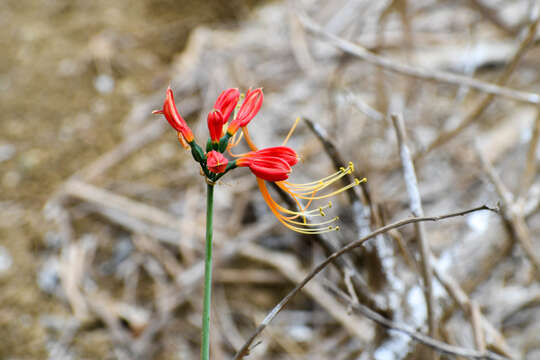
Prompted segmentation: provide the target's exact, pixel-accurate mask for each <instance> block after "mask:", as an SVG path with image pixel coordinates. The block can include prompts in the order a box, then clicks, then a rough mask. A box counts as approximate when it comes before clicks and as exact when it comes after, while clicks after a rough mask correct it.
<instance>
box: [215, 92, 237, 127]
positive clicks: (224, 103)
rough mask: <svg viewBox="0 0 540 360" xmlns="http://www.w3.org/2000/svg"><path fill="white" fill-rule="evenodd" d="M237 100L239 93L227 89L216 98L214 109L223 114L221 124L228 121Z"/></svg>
mask: <svg viewBox="0 0 540 360" xmlns="http://www.w3.org/2000/svg"><path fill="white" fill-rule="evenodd" d="M239 98H240V91H238V89H236V88H231V89H227V90H225V91H223V92H222V93H221V94H220V95H219V96H218V98H217V100H216V103H215V104H214V109H216V110H219V111H221V113H222V114H223V124H225V123H226V122H227V121H229V117H230V116H231V113H232V112H233V111H234V108H235V107H236V104H237V103H238V99H239Z"/></svg>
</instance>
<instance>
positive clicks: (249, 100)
mask: <svg viewBox="0 0 540 360" xmlns="http://www.w3.org/2000/svg"><path fill="white" fill-rule="evenodd" d="M263 97H264V96H263V92H262V89H255V90H249V91H248V92H247V94H246V98H245V100H244V102H243V103H242V106H241V107H240V110H238V113H237V114H236V117H235V118H234V119H233V121H231V123H230V124H229V127H228V128H227V133H229V135H234V134H235V133H236V131H238V129H239V128H241V127H244V126H246V125H247V124H248V123H249V122H250V121H251V119H253V118H254V117H255V115H257V113H258V112H259V109H260V108H261V106H262V102H263Z"/></svg>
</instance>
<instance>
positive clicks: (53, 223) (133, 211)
mask: <svg viewBox="0 0 540 360" xmlns="http://www.w3.org/2000/svg"><path fill="white" fill-rule="evenodd" d="M539 5H540V4H539V3H538V1H532V0H520V1H500V0H463V1H435V0H421V1H414V2H413V1H407V0H388V1H368V0H337V1H328V2H327V1H321V0H300V1H263V0H257V1H256V0H253V1H242V0H234V1H226V2H224V1H195V0H193V1H192V0H181V1H173V0H144V1H137V2H133V1H127V0H117V1H114V2H111V1H102V0H96V1H91V2H88V1H77V0H71V1H67V0H46V1H29V0H18V1H13V0H3V1H2V2H1V3H0V24H1V29H2V30H1V31H0V45H1V47H2V55H1V56H0V109H1V114H0V212H1V214H2V216H1V217H0V358H2V359H196V358H198V356H199V355H198V351H199V350H198V349H199V336H200V335H199V332H200V316H201V315H200V313H201V308H202V281H201V274H202V273H201V264H202V263H201V260H202V259H203V254H204V223H205V217H204V216H205V183H204V179H203V178H202V177H201V176H200V175H199V169H198V168H197V167H196V166H195V164H194V163H193V162H192V160H191V156H190V154H189V153H187V152H186V151H185V150H184V149H183V148H182V147H181V146H180V145H179V144H178V142H177V141H176V134H175V132H174V131H173V130H172V129H171V128H169V127H168V125H167V124H166V121H165V120H164V119H163V118H162V117H160V116H156V115H152V114H151V111H152V110H153V109H158V108H160V107H161V105H162V102H163V99H164V96H165V89H166V88H167V86H168V85H169V84H170V85H171V87H172V88H173V90H174V92H175V96H176V100H177V105H178V107H179V110H180V112H181V113H182V114H183V115H184V117H185V118H186V119H187V121H188V123H189V124H190V126H191V127H192V129H193V130H194V132H195V135H196V137H197V138H198V139H199V143H200V144H205V143H206V137H207V129H206V114H207V112H208V111H209V110H211V108H212V105H213V103H214V101H215V99H216V97H217V96H218V95H219V93H220V92H221V91H222V90H224V89H226V88H229V87H238V88H240V90H241V91H244V92H245V91H246V90H247V89H248V88H249V87H263V88H264V92H265V102H264V104H263V107H262V109H261V111H260V113H259V115H258V116H257V117H256V118H255V120H253V121H252V123H251V124H250V134H252V136H253V138H254V140H255V141H256V143H257V144H260V146H261V147H262V146H272V145H279V144H281V142H282V141H283V139H284V138H285V136H286V135H287V133H288V131H289V128H290V127H291V126H292V124H293V123H294V120H295V118H297V117H300V118H301V119H302V120H301V121H300V123H299V125H298V127H297V130H296V131H295V133H294V135H293V137H292V138H291V140H290V141H289V143H288V144H289V145H290V146H291V147H293V148H294V149H295V150H296V151H297V152H298V153H299V154H300V155H301V156H302V159H303V161H302V162H301V163H300V164H299V165H298V166H296V167H295V170H294V172H293V176H292V178H293V180H295V181H296V182H306V181H313V180H316V179H319V178H322V177H324V176H327V175H328V174H331V173H333V172H335V171H336V166H337V167H339V165H340V163H341V162H343V163H344V164H342V165H346V164H347V162H349V161H352V162H354V164H355V167H356V173H355V175H356V176H358V177H366V178H367V179H368V182H367V184H365V185H363V186H362V187H358V188H356V189H355V190H354V191H352V192H350V193H348V194H341V195H339V196H337V197H336V198H335V199H332V202H333V204H334V207H333V208H332V209H330V210H329V216H336V215H338V216H340V224H339V225H340V228H341V230H340V231H339V232H332V233H329V234H325V235H315V236H306V235H298V234H295V233H291V232H290V231H288V230H287V229H285V228H284V227H282V226H281V225H280V224H279V223H278V221H277V220H276V219H275V218H274V217H273V216H272V214H271V212H270V211H269V210H268V209H267V207H266V204H265V203H264V201H263V200H262V197H261V195H260V194H259V192H258V190H257V185H256V182H255V179H254V178H253V176H252V175H251V174H250V173H249V171H247V170H246V169H238V170H236V171H234V172H233V173H232V174H230V175H227V177H225V178H224V179H223V181H222V183H221V184H219V185H218V186H217V189H216V209H215V220H214V221H215V228H216V235H215V237H216V244H215V272H214V274H215V275H214V276H215V288H214V303H213V327H212V328H213V333H212V354H213V356H212V357H213V358H215V359H229V358H232V357H233V356H234V354H235V353H236V351H238V350H239V349H240V347H241V346H242V345H243V344H244V343H245V341H247V339H248V337H249V336H250V335H251V334H252V332H253V331H254V329H255V327H256V326H257V325H258V324H259V323H260V321H262V319H263V318H264V316H265V315H266V314H267V313H268V312H269V311H270V310H271V309H272V307H273V306H274V305H275V304H276V303H277V302H279V300H280V299H281V298H282V297H283V296H284V295H286V293H287V292H288V291H289V290H291V289H292V288H293V287H294V285H295V284H296V283H298V282H299V281H300V280H301V279H302V278H303V276H304V275H305V274H306V273H307V272H308V271H309V269H311V268H313V267H314V266H315V265H316V264H318V263H319V262H320V261H322V260H323V259H324V258H325V257H326V256H327V255H329V254H330V253H331V252H333V251H335V250H337V249H339V248H340V247H342V246H344V245H346V244H348V243H350V242H352V241H354V240H356V239H358V238H359V237H361V236H363V235H365V234H368V233H369V232H370V231H372V230H375V229H376V228H378V227H380V226H383V225H385V224H388V223H391V222H394V221H397V220H400V219H403V218H406V217H409V216H411V215H412V213H411V207H410V204H411V201H410V196H409V195H408V192H407V188H406V182H405V179H404V176H403V172H402V166H401V161H400V156H399V150H398V143H397V137H396V131H395V129H394V126H393V125H392V121H390V117H389V115H390V114H394V113H395V114H400V115H401V116H402V117H403V119H404V124H405V132H406V134H407V139H406V144H407V146H408V147H409V150H410V152H411V154H412V158H413V159H414V162H415V166H416V175H417V177H418V190H419V192H420V195H421V199H422V203H423V212H424V213H425V214H427V215H442V214H446V213H451V212H455V211H459V210H464V209H467V208H471V207H475V206H479V205H483V204H487V205H490V206H496V205H498V206H499V207H500V212H499V213H494V212H489V211H483V212H480V211H479V212H474V213H471V214H469V215H467V216H465V217H460V218H456V219H451V220H448V221H445V222H436V223H430V224H426V226H425V232H424V233H423V235H419V233H418V232H417V231H416V230H415V228H414V227H413V226H409V227H404V228H400V229H399V230H395V231H393V232H391V233H388V234H387V235H385V236H379V237H377V238H375V239H373V240H370V241H369V242H367V243H366V244H365V246H363V247H362V248H359V249H358V250H356V251H355V252H354V253H350V254H347V256H345V257H344V259H343V260H341V261H338V262H337V263H336V264H335V265H332V266H329V267H328V268H327V269H326V270H325V271H324V273H323V274H322V275H320V276H319V277H317V278H316V279H315V280H314V281H313V283H314V284H315V285H314V286H313V287H312V288H310V289H306V290H305V291H302V292H301V293H300V294H299V295H298V296H296V297H295V298H294V299H293V300H292V302H291V303H290V304H289V305H288V306H287V307H286V308H285V310H283V312H282V313H281V314H280V315H279V316H278V317H277V318H276V319H275V321H274V322H273V323H272V325H271V326H269V327H268V328H267V329H266V330H265V332H263V334H262V335H261V337H260V341H261V342H260V343H259V344H258V345H257V346H256V347H254V348H253V349H252V352H251V355H250V358H254V359H255V358H264V359H305V358H310V359H328V358H330V357H335V358H336V359H379V360H383V359H384V360H386V359H424V358H425V359H430V358H432V357H433V354H432V353H431V352H430V350H428V349H429V348H428V347H426V346H424V345H421V344H419V343H418V342H415V341H413V340H411V338H410V337H407V336H404V335H400V334H397V333H395V332H389V331H387V330H385V329H383V328H382V327H379V326H377V325H376V324H375V323H374V322H373V321H371V320H369V319H367V318H366V317H364V316H362V315H361V314H358V313H356V312H355V311H354V310H353V309H352V307H351V305H350V304H348V300H347V299H343V298H340V297H339V296H338V295H336V293H335V292H332V291H331V290H330V289H329V285H328V284H332V285H331V286H335V287H339V288H341V289H342V290H344V291H346V292H348V293H349V295H350V296H352V297H353V298H355V296H356V298H357V299H356V300H355V301H358V302H359V303H360V304H364V305H366V306H369V307H370V308H371V309H372V310H374V311H376V312H378V313H379V314H382V315H384V316H385V317H387V318H389V319H392V320H393V321H396V322H398V323H403V324H407V325H408V326H410V327H411V328H413V329H415V330H416V331H418V332H422V333H428V332H429V333H431V334H432V335H433V337H435V338H437V339H438V340H440V341H443V342H446V343H449V344H453V345H456V346H460V347H464V348H468V349H477V350H478V351H484V350H486V349H488V350H490V351H493V352H496V353H499V354H502V355H504V356H507V357H509V358H524V359H538V358H540V286H539V285H538V280H539V279H540V247H539V243H540V239H539V238H538V234H540V216H539V215H538V206H539V203H540V182H539V177H538V172H537V165H538V160H539V159H540V151H539V150H538V137H539V133H540V116H539V110H538V109H539V107H538V106H539V103H540V96H539V95H538V94H539V93H540V81H539V80H540V50H539V48H538V39H539V38H540V31H539V30H538V19H539V18H538V6H539ZM377 65H379V66H377ZM471 79H472V80H471ZM493 84H496V86H493ZM306 119H307V120H306ZM309 121H311V123H310V122H309ZM309 124H314V125H312V126H310V125H309ZM313 129H315V130H313ZM321 138H322V139H323V140H324V141H326V142H330V143H332V144H334V145H336V149H337V153H336V152H335V151H334V152H331V151H327V150H328V149H329V145H328V143H327V144H326V145H324V146H323V145H322V144H321ZM241 146H244V145H241ZM246 149H247V148H246V147H245V146H244V147H243V148H242V150H246ZM274 194H275V196H276V199H279V198H280V197H279V194H278V193H274ZM280 201H282V202H283V203H284V204H285V203H286V201H287V199H282V200H280ZM324 204H325V202H324V201H323V202H322V203H320V204H319V205H324ZM319 205H317V206H319ZM416 215H418V213H416ZM421 237H422V238H423V240H422V241H426V242H427V244H428V245H429V247H430V249H429V251H430V253H431V252H432V255H430V256H433V258H432V260H431V261H430V262H431V263H432V267H433V270H432V274H431V275H430V278H432V279H431V280H432V282H433V291H432V295H433V304H432V309H433V313H434V316H435V319H436V328H430V327H429V326H428V317H429V316H430V315H429V314H428V311H427V308H428V307H427V306H426V302H425V293H426V291H427V290H426V289H427V287H426V285H425V279H424V278H423V275H422V271H421V268H422V261H421V260H422V256H421V255H420V253H421V251H420V248H421V246H420V238H421ZM475 319H476V320H475ZM478 319H479V320H478ZM442 358H443V359H444V358H446V357H445V356H444V355H443V356H442ZM448 358H452V357H448Z"/></svg>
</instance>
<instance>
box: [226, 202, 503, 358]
mask: <svg viewBox="0 0 540 360" xmlns="http://www.w3.org/2000/svg"><path fill="white" fill-rule="evenodd" d="M481 210H490V211H495V212H497V211H498V209H494V208H491V207H489V206H487V205H482V206H479V207H475V208H472V209H468V210H464V211H459V212H456V213H450V214H445V215H440V216H429V217H420V218H418V217H416V218H410V219H404V220H401V221H397V222H395V223H392V224H389V225H386V226H383V227H381V228H379V229H377V230H375V231H373V232H372V233H370V234H369V235H366V236H364V237H362V238H360V239H358V240H355V241H353V242H351V243H350V244H348V245H347V246H344V247H343V248H341V249H340V250H339V251H337V252H335V253H333V254H332V255H330V256H329V257H327V258H326V259H325V260H324V261H323V262H321V263H320V264H319V265H317V266H316V267H315V268H314V269H313V270H311V271H310V272H309V274H308V275H307V276H306V277H305V278H304V279H303V280H302V281H301V282H300V283H299V284H298V285H296V287H295V288H294V289H293V290H291V291H290V292H289V293H288V294H287V295H286V296H285V297H284V298H283V299H282V300H281V301H280V302H279V303H278V304H277V305H276V306H275V307H274V308H273V309H272V311H270V313H268V315H267V316H266V317H265V318H264V320H263V321H262V323H261V324H260V325H259V326H258V327H257V329H256V330H255V331H254V333H253V334H252V335H251V336H250V338H249V339H248V341H247V342H246V343H245V344H244V346H242V348H241V349H240V350H239V351H238V352H237V353H236V355H235V357H234V359H235V360H238V359H242V358H243V357H244V356H246V355H247V354H248V353H249V347H250V346H251V344H252V343H253V341H254V340H255V339H256V337H257V336H258V335H259V334H260V333H261V332H262V331H263V330H264V329H265V327H266V326H267V325H268V324H269V323H270V322H271V321H272V320H273V319H274V318H275V317H276V315H277V314H278V313H279V312H280V311H281V310H282V309H283V308H284V307H285V305H287V304H288V303H289V301H290V300H291V299H292V298H293V297H294V296H295V295H296V294H297V293H298V292H300V290H301V289H302V288H303V287H304V286H305V285H306V284H307V283H308V282H309V281H310V280H311V279H313V278H314V277H315V275H317V274H318V273H320V272H321V271H322V270H323V269H324V268H325V267H326V266H327V265H329V264H330V263H332V262H333V261H334V260H335V259H337V258H339V257H340V256H342V255H343V254H345V253H347V252H349V251H351V250H353V249H355V248H357V247H360V246H362V244H363V243H364V242H366V241H367V240H369V239H372V238H374V237H376V236H378V235H380V234H384V233H386V232H388V231H390V230H392V229H396V228H398V227H401V226H404V225H407V224H413V223H417V222H422V221H439V220H443V219H448V218H452V217H457V216H463V215H467V214H470V213H472V212H475V211H481Z"/></svg>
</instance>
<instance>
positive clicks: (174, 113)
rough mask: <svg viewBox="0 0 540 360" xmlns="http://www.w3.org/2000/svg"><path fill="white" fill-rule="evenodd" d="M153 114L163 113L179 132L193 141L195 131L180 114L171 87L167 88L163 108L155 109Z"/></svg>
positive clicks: (186, 138) (187, 139) (188, 140)
mask: <svg viewBox="0 0 540 360" xmlns="http://www.w3.org/2000/svg"><path fill="white" fill-rule="evenodd" d="M152 114H163V115H164V116H165V119H167V121H168V122H169V124H170V125H171V126H172V127H173V128H174V129H175V130H176V131H178V132H179V133H181V134H182V136H183V137H184V139H185V140H186V141H187V142H188V143H190V142H192V141H193V139H194V137H193V132H192V131H191V129H190V128H189V126H188V125H187V123H186V121H185V120H184V119H183V118H182V116H180V113H179V112H178V109H177V108H176V104H175V103H174V96H173V92H172V90H171V88H170V87H169V88H168V89H167V95H166V97H165V102H164V103H163V109H161V110H154V111H152Z"/></svg>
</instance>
